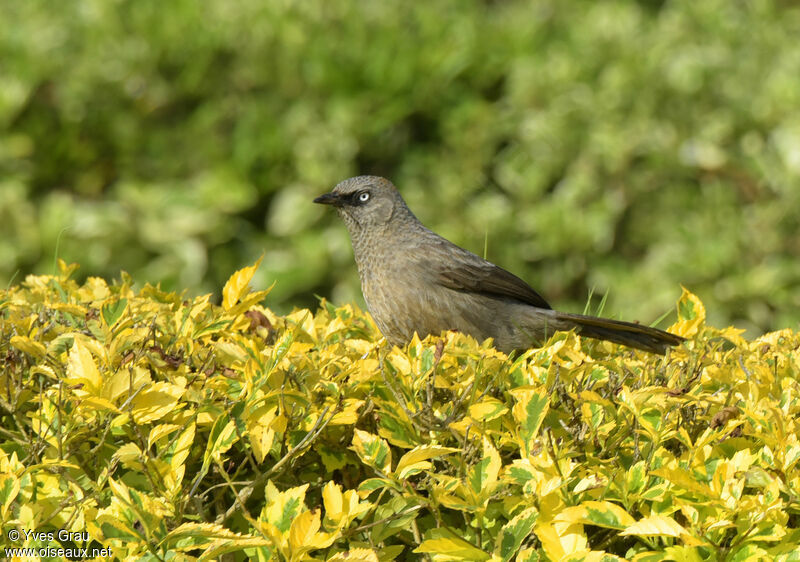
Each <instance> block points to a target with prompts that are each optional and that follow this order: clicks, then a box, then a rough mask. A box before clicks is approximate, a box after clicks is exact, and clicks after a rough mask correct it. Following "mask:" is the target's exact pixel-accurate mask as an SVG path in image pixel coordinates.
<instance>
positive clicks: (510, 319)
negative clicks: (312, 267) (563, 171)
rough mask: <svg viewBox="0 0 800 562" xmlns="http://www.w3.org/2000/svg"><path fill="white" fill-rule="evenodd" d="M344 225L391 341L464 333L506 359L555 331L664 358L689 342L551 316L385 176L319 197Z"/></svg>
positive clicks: (375, 313)
mask: <svg viewBox="0 0 800 562" xmlns="http://www.w3.org/2000/svg"><path fill="white" fill-rule="evenodd" d="M314 202H315V203H322V204H325V205H333V206H334V207H335V208H336V210H337V212H338V213H339V216H341V217H342V219H344V223H345V225H346V226H347V230H348V232H349V233H350V240H351V241H352V243H353V252H354V254H355V258H356V265H357V266H358V274H359V276H360V278H361V290H362V292H363V293H364V299H365V300H366V302H367V308H369V311H370V313H371V314H372V317H373V318H374V319H375V323H376V324H377V325H378V328H379V329H380V331H381V333H382V334H383V336H384V337H385V338H386V340H387V341H388V342H389V343H391V344H394V345H403V344H404V343H406V342H408V341H409V340H410V339H411V337H412V336H413V334H414V332H416V333H417V334H419V336H420V337H425V336H427V335H429V334H435V335H438V334H441V333H442V332H444V331H446V330H458V331H459V332H463V333H465V334H469V335H471V336H473V337H474V338H475V339H477V340H478V341H483V340H485V339H486V338H492V339H493V340H494V344H495V346H496V347H497V348H498V349H499V350H501V351H504V352H506V353H510V352H511V351H513V350H522V349H528V348H530V347H533V346H535V345H536V344H538V343H542V342H544V341H545V340H546V339H547V338H548V337H549V336H551V335H552V334H553V333H554V332H556V331H558V330H563V331H568V330H575V331H576V332H577V333H579V334H580V335H581V336H586V337H589V338H596V339H601V340H608V341H611V342H615V343H620V344H623V345H627V346H629V347H635V348H638V349H643V350H646V351H651V352H654V353H661V354H663V353H665V352H666V349H667V348H668V347H670V346H674V345H678V344H679V343H680V342H682V341H683V338H682V337H680V336H677V335H675V334H670V333H669V332H665V331H663V330H658V329H656V328H650V327H647V326H642V325H639V324H634V323H631V322H622V321H619V320H609V319H606V318H596V317H593V316H585V315H582V314H569V313H566V312H558V311H556V310H553V309H552V308H551V307H550V305H549V304H548V303H547V301H545V300H544V299H543V298H542V297H541V296H540V295H539V293H537V292H536V291H534V290H533V289H532V288H531V287H530V286H529V285H528V284H527V283H525V282H524V281H523V280H522V279H520V278H519V277H517V276H516V275H514V274H512V273H509V272H508V271H506V270H505V269H502V268H500V267H498V266H496V265H494V264H493V263H491V262H488V261H486V260H485V259H483V258H482V257H480V256H477V255H475V254H473V253H472V252H469V251H467V250H465V249H463V248H460V247H458V246H456V245H455V244H453V243H452V242H450V241H448V240H445V239H444V238H442V237H441V236H439V235H438V234H436V233H435V232H432V231H431V230H428V229H427V228H425V226H423V225H422V223H421V222H420V221H419V220H418V219H417V217H415V216H414V213H412V212H411V210H410V209H409V208H408V206H407V205H406V203H405V201H403V198H402V197H401V196H400V192H398V191H397V188H396V187H395V186H394V185H393V184H392V182H390V181H389V180H387V179H384V178H381V177H377V176H359V177H355V178H350V179H347V180H344V181H343V182H341V183H340V184H338V185H337V186H336V187H334V188H333V191H331V192H330V193H326V194H325V195H321V196H320V197H317V198H316V199H314Z"/></svg>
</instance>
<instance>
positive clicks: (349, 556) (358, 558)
mask: <svg viewBox="0 0 800 562" xmlns="http://www.w3.org/2000/svg"><path fill="white" fill-rule="evenodd" d="M379 560H380V559H379V558H378V555H377V554H375V551H374V550H372V549H370V548H353V549H350V550H348V551H347V552H340V553H338V554H335V555H334V556H332V557H331V558H328V561H327V562H379Z"/></svg>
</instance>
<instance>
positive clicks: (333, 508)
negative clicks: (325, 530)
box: [322, 481, 344, 525]
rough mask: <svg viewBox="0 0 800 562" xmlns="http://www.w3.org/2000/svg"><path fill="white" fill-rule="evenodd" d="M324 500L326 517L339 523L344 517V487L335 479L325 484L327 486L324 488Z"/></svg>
mask: <svg viewBox="0 0 800 562" xmlns="http://www.w3.org/2000/svg"><path fill="white" fill-rule="evenodd" d="M322 502H323V504H324V505H325V517H326V518H328V519H330V520H331V521H332V522H333V523H334V524H336V525H338V523H339V521H340V520H341V519H342V511H343V506H344V498H343V497H342V489H341V488H340V487H339V485H338V484H336V483H334V482H333V481H330V482H328V483H327V484H325V487H324V488H323V489H322Z"/></svg>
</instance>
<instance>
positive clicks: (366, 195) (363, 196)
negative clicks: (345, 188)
mask: <svg viewBox="0 0 800 562" xmlns="http://www.w3.org/2000/svg"><path fill="white" fill-rule="evenodd" d="M358 201H359V203H366V202H367V201H369V191H362V192H361V193H359V194H358Z"/></svg>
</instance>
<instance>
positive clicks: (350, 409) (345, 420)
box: [329, 398, 364, 425]
mask: <svg viewBox="0 0 800 562" xmlns="http://www.w3.org/2000/svg"><path fill="white" fill-rule="evenodd" d="M363 405H364V401H363V400H359V399H357V398H346V399H345V400H344V403H343V404H342V409H341V410H340V411H338V412H336V414H335V415H334V416H333V418H332V419H331V421H330V422H329V425H353V424H354V423H356V422H357V421H358V411H359V409H361V406H363Z"/></svg>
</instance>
